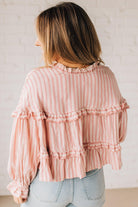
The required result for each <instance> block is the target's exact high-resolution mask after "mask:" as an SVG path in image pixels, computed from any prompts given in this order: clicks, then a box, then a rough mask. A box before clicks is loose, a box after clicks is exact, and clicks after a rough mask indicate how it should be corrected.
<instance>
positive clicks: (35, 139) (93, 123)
mask: <svg viewBox="0 0 138 207" xmlns="http://www.w3.org/2000/svg"><path fill="white" fill-rule="evenodd" d="M128 108H130V106H129V105H128V104H127V102H126V99H125V98H124V97H123V96H122V95H121V93H120V90H119V87H118V83H117V80H116V77H115V75H114V73H113V72H112V71H111V69H110V68H109V67H108V66H105V65H102V64H99V62H98V61H97V62H95V63H94V64H92V65H90V66H88V67H87V68H84V69H79V68H77V69H75V68H70V67H66V66H65V65H63V64H61V63H57V64H53V65H52V66H49V67H39V68H35V69H32V70H31V71H30V72H29V73H28V74H27V76H26V79H25V82H24V85H23V88H22V91H21V95H20V99H19V102H18V104H17V107H16V109H15V111H13V112H12V117H14V121H13V126H12V132H11V141H10V150H9V151H10V153H9V161H8V167H7V170H8V174H9V176H10V178H11V179H12V181H11V182H10V183H9V184H8V185H7V189H8V190H9V191H10V192H11V193H12V195H14V196H17V197H18V196H21V197H22V198H27V196H28V189H29V185H30V183H31V182H32V180H33V179H34V177H35V176H36V173H37V169H38V168H39V170H40V174H39V180H40V181H62V180H64V179H67V178H74V177H79V178H83V177H85V176H86V172H87V171H90V170H92V169H95V168H101V167H102V166H103V165H106V164H110V165H111V166H112V169H114V170H119V169H120V168H121V166H122V161H121V146H120V142H123V141H124V139H125V137H126V132H127V120H128V116H127V110H126V109H128Z"/></svg>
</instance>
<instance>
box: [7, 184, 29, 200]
mask: <svg viewBox="0 0 138 207" xmlns="http://www.w3.org/2000/svg"><path fill="white" fill-rule="evenodd" d="M7 189H8V190H9V191H10V192H11V194H12V195H13V196H15V197H20V196H21V197H22V198H27V197H28V189H29V186H23V185H22V184H21V183H19V182H17V181H15V180H14V181H12V182H10V183H9V184H8V185H7Z"/></svg>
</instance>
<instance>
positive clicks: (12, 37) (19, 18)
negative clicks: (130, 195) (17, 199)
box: [0, 0, 138, 195]
mask: <svg viewBox="0 0 138 207" xmlns="http://www.w3.org/2000/svg"><path fill="white" fill-rule="evenodd" d="M56 2H59V1H53V0H47V1H46V0H29V1H27V0H0V86H1V87H0V94H1V96H0V97H1V101H0V114H1V119H0V157H1V159H0V195H6V194H8V191H7V190H6V187H5V186H6V185H7V184H8V182H9V181H10V179H9V177H8V175H7V159H8V154H9V142H10V133H11V126H12V121H13V119H12V118H11V116H10V115H11V111H12V110H13V109H14V108H15V106H16V104H17V101H18V98H19V95H20V90H21V88H22V84H23V82H24V78H25V76H26V74H27V72H29V71H30V70H31V69H32V68H33V67H37V66H42V65H43V62H42V59H41V49H40V48H39V47H36V46H35V45H34V43H35V40H36V33H35V26H34V20H35V17H36V16H37V15H38V14H39V12H41V11H42V10H44V9H46V8H48V7H49V6H52V5H54V4H55V3H56ZM74 2H75V3H78V4H79V5H80V6H82V7H83V8H84V9H85V10H86V12H87V13H88V15H89V16H90V18H91V19H92V21H93V23H94V25H95V28H96V31H97V33H98V36H99V40H100V43H101V46H102V51H103V53H102V58H103V59H104V61H105V63H106V65H108V66H109V67H110V68H111V69H112V70H113V71H114V73H115V74H116V78H117V80H118V84H119V87H120V90H121V92H122V94H123V96H124V97H125V98H126V99H127V101H128V103H129V105H130V107H131V109H129V111H128V131H127V137H126V141H125V142H123V143H122V144H121V146H122V161H123V167H122V169H121V170H120V171H113V170H112V168H111V166H110V165H105V166H104V173H105V181H106V189H109V188H125V187H129V188H131V187H138V161H137V158H138V150H137V148H138V138H137V136H138V130H137V129H138V127H137V126H138V112H137V110H135V109H137V107H138V67H137V64H138V1H137V0H116V1H114V0H85V1H83V0H80V1H79V0H77V1H74Z"/></svg>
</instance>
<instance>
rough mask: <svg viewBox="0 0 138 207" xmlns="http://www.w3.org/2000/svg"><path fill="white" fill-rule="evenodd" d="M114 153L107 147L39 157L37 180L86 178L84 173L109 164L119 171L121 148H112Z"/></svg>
mask: <svg viewBox="0 0 138 207" xmlns="http://www.w3.org/2000/svg"><path fill="white" fill-rule="evenodd" d="M114 147H115V148H116V149H115V151H113V150H112V148H110V147H109V146H108V145H104V146H102V148H101V147H100V146H98V145H97V147H96V148H89V149H87V150H86V151H85V150H80V151H76V152H68V153H66V154H64V155H63V154H62V153H51V154H50V156H48V155H47V154H43V155H42V154H41V155H40V165H39V180H40V181H55V182H58V181H62V180H64V179H70V178H74V177H79V178H80V179H81V178H83V177H85V176H86V172H88V171H90V170H93V169H96V168H99V169H100V168H101V167H102V166H104V165H106V164H110V165H111V166H112V169H113V170H119V169H120V168H121V167H122V160H121V147H120V146H119V145H118V146H114Z"/></svg>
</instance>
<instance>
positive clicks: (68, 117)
mask: <svg viewBox="0 0 138 207" xmlns="http://www.w3.org/2000/svg"><path fill="white" fill-rule="evenodd" d="M128 108H130V106H129V105H128V104H127V101H126V99H123V102H122V103H121V104H120V105H114V106H111V107H107V108H105V107H104V108H102V107H101V108H100V109H98V108H92V109H88V108H87V109H86V108H83V109H81V110H79V111H74V112H69V113H66V114H60V115H55V114H51V113H48V112H47V121H54V122H60V121H74V120H76V119H79V118H80V117H81V116H84V115H89V114H94V115H99V116H104V115H106V116H108V115H111V114H113V113H118V112H120V111H124V110H125V109H128Z"/></svg>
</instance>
